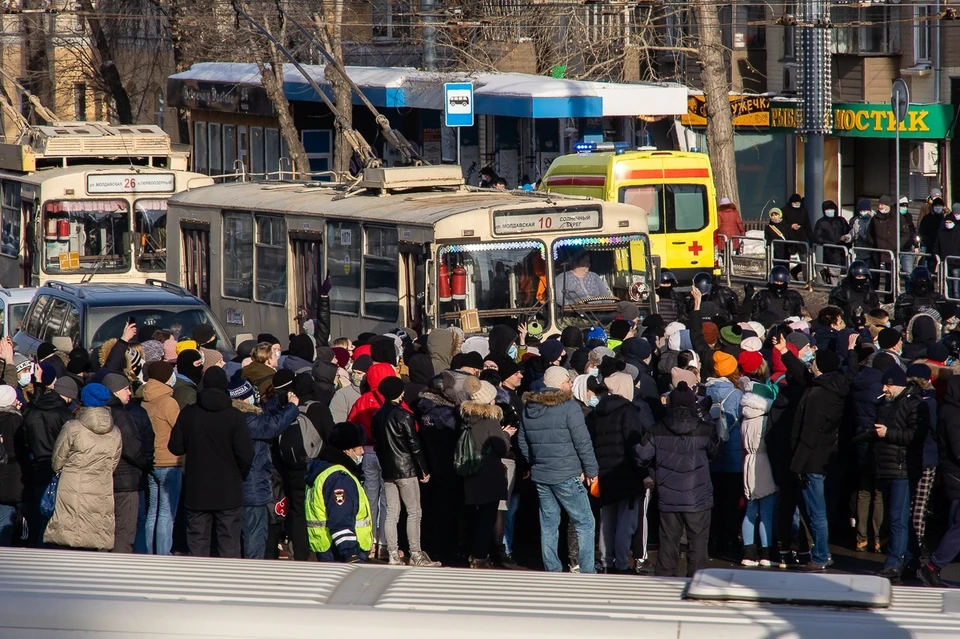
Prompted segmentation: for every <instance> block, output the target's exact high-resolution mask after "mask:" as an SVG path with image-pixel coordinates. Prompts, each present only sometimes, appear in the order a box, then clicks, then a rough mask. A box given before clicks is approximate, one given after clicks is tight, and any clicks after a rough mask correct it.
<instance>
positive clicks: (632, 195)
mask: <svg viewBox="0 0 960 639" xmlns="http://www.w3.org/2000/svg"><path fill="white" fill-rule="evenodd" d="M620 201H621V202H623V203H624V204H632V205H633V206H636V207H639V208H641V209H643V210H644V211H646V212H647V227H648V229H649V231H650V232H651V233H657V232H660V231H662V230H663V206H662V203H663V189H662V187H659V186H652V185H651V186H624V187H620Z"/></svg>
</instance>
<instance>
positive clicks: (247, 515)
mask: <svg viewBox="0 0 960 639" xmlns="http://www.w3.org/2000/svg"><path fill="white" fill-rule="evenodd" d="M242 517H243V523H242V524H241V528H240V546H241V549H242V551H241V556H242V557H243V558H244V559H263V556H264V554H265V553H266V551H267V507H266V506H244V507H243V513H242Z"/></svg>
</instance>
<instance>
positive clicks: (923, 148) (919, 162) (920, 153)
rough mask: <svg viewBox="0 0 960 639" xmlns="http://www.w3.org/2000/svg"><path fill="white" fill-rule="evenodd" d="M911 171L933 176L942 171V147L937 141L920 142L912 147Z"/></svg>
mask: <svg viewBox="0 0 960 639" xmlns="http://www.w3.org/2000/svg"><path fill="white" fill-rule="evenodd" d="M910 172H911V173H919V174H921V175H926V176H931V175H937V174H938V173H939V172H940V149H939V147H938V145H937V143H936V142H919V143H917V144H914V145H913V148H911V149H910Z"/></svg>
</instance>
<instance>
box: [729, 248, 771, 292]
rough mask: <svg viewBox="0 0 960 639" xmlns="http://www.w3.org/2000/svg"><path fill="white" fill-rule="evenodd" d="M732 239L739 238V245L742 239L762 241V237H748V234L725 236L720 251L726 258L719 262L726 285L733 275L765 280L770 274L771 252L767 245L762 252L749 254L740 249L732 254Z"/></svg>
mask: <svg viewBox="0 0 960 639" xmlns="http://www.w3.org/2000/svg"><path fill="white" fill-rule="evenodd" d="M720 237H723V236H720ZM734 240H740V243H741V246H743V242H744V241H748V242H760V243H763V238H757V237H750V236H748V235H733V236H731V237H728V238H725V242H724V243H725V247H724V249H723V251H722V254H723V255H724V256H725V258H726V259H725V260H724V261H721V262H720V264H721V267H722V268H723V269H724V274H725V277H726V280H727V286H729V285H730V281H731V279H732V278H733V277H736V278H738V279H749V280H758V281H761V282H765V281H766V280H767V277H768V276H769V274H770V268H771V267H770V257H771V255H772V254H771V253H770V249H769V247H767V249H766V250H765V251H764V253H763V254H756V255H750V254H744V253H743V252H742V251H741V253H740V254H738V255H734V254H733V242H734Z"/></svg>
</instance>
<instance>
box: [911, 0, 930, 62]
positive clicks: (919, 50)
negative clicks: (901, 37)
mask: <svg viewBox="0 0 960 639" xmlns="http://www.w3.org/2000/svg"><path fill="white" fill-rule="evenodd" d="M933 17H934V16H933V12H932V11H931V10H930V7H929V6H923V5H917V6H915V7H914V8H913V62H914V64H923V63H925V62H926V63H929V62H930V60H931V54H930V21H931V19H932V18H933Z"/></svg>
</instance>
